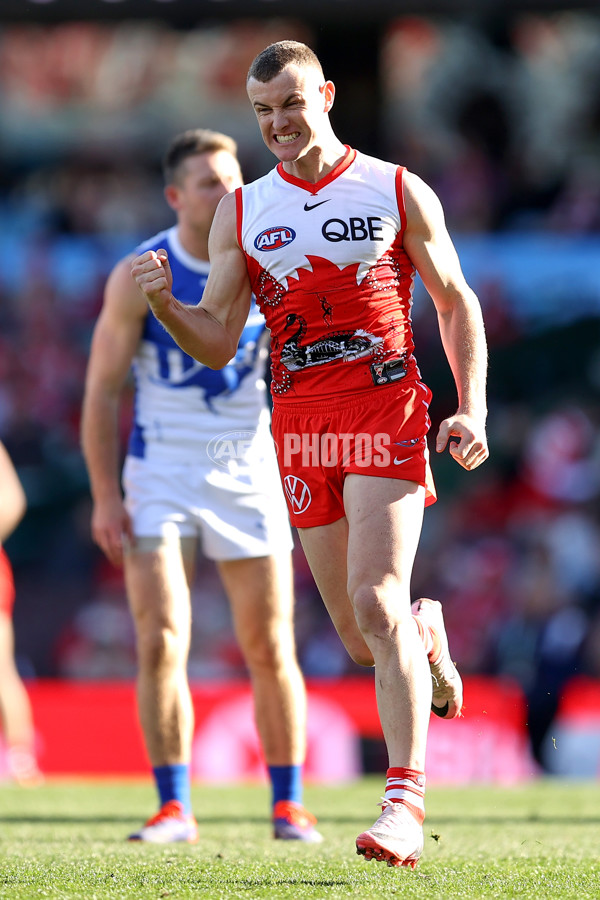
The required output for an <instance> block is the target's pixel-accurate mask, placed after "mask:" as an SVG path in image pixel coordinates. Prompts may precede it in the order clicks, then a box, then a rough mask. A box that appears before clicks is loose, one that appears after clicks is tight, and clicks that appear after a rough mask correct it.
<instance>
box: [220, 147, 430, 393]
mask: <svg viewBox="0 0 600 900" xmlns="http://www.w3.org/2000/svg"><path fill="white" fill-rule="evenodd" d="M403 171H404V169H403V168H402V167H399V166H396V165H394V164H392V163H388V162H383V161H382V160H379V159H375V158H373V157H370V156H365V155H364V154H362V153H358V152H356V151H355V150H351V149H350V148H349V147H348V148H346V155H345V157H344V159H343V160H342V161H341V162H340V163H339V165H338V166H337V167H336V168H335V169H334V170H333V171H332V172H330V173H329V174H328V175H327V176H325V177H324V178H322V179H321V180H320V181H318V182H317V183H316V184H311V183H309V182H307V181H302V180H301V179H299V178H295V177H294V176H292V175H289V174H287V173H286V172H285V170H284V169H283V166H282V165H281V164H279V165H278V166H277V167H276V168H275V169H273V170H272V171H271V172H269V173H268V174H267V175H265V176H264V177H262V178H259V179H257V180H256V181H254V182H252V183H251V184H248V185H245V186H244V187H242V188H239V189H238V190H237V191H236V200H237V228H238V241H239V244H240V247H241V248H242V250H243V251H244V254H245V256H246V262H247V266H248V272H249V276H250V282H251V284H252V290H253V292H254V295H255V296H256V299H257V302H258V305H259V307H260V309H261V312H262V313H263V315H264V317H265V319H266V321H267V326H268V327H269V329H270V330H271V348H272V376H273V377H272V385H271V389H272V392H273V398H274V400H275V401H276V402H282V401H283V402H285V401H287V400H289V401H292V402H294V401H298V400H304V401H305V400H306V399H310V400H311V401H312V400H317V399H325V398H331V397H335V396H336V395H348V394H350V393H355V392H357V391H366V390H369V389H371V390H372V389H374V387H377V386H380V385H385V384H389V383H390V382H393V381H398V380H399V379H408V380H412V379H414V378H418V377H419V372H418V369H417V366H416V362H415V359H414V357H413V355H412V354H413V347H414V345H413V336H412V328H411V317H410V313H411V305H412V289H413V282H414V274H415V270H414V266H413V265H412V263H411V261H410V259H409V258H408V256H407V254H406V252H405V251H404V249H403V245H402V236H403V232H404V228H405V225H406V215H405V211H404V201H403V191H402V175H403Z"/></svg>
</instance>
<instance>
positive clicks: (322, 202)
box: [304, 197, 331, 212]
mask: <svg viewBox="0 0 600 900" xmlns="http://www.w3.org/2000/svg"><path fill="white" fill-rule="evenodd" d="M330 200H331V197H328V198H327V200H319V202H318V203H313V205H312V206H309V205H308V203H305V204H304V210H305V212H309V211H310V210H311V209H316V208H317V206H323V204H324V203H329V201H330Z"/></svg>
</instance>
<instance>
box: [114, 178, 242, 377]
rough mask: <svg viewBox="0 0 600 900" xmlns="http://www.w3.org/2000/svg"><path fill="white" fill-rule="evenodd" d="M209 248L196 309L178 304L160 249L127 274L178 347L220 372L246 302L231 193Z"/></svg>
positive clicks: (214, 226) (231, 351)
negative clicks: (207, 266)
mask: <svg viewBox="0 0 600 900" xmlns="http://www.w3.org/2000/svg"><path fill="white" fill-rule="evenodd" d="M208 247H209V254H210V262H211V268H210V274H209V277H208V281H207V283H206V287H205V288H204V294H203V296H202V302H201V303H199V304H198V305H197V306H188V305H186V304H184V303H180V302H179V301H178V300H177V299H176V298H175V297H174V296H173V294H172V291H171V287H172V277H171V272H170V268H169V262H168V259H167V254H166V252H165V251H164V250H159V251H158V252H157V253H155V252H154V251H150V252H148V253H144V254H143V255H142V256H139V257H137V259H135V260H134V261H133V264H132V268H131V274H132V275H133V277H134V278H135V280H136V282H137V283H138V285H139V287H140V289H141V290H142V291H143V293H144V294H145V296H146V299H147V300H148V303H149V305H150V308H151V310H152V312H153V313H154V315H155V316H156V318H157V319H158V320H159V322H161V323H162V325H163V326H164V327H165V328H166V330H167V331H168V332H169V334H170V335H171V336H172V337H173V339H174V340H175V341H176V342H177V343H178V344H179V346H180V347H181V349H182V350H184V351H185V352H186V353H188V354H189V355H190V356H192V357H194V359H197V360H198V361H199V362H201V363H203V364H204V365H205V366H209V367H210V368H211V369H222V368H223V366H225V365H227V363H228V362H229V360H230V359H233V357H234V356H235V354H236V352H237V348H238V343H239V340H240V336H241V334H242V331H243V330H244V325H245V324H246V319H247V318H248V313H249V311H250V299H251V290H250V282H249V280H248V273H247V270H246V261H245V259H244V254H243V253H242V251H241V249H240V247H239V245H238V242H237V231H236V213H235V195H234V194H227V195H226V196H225V197H223V199H222V200H221V202H220V203H219V206H218V208H217V212H216V213H215V218H214V220H213V224H212V228H211V230H210V238H209V244H208Z"/></svg>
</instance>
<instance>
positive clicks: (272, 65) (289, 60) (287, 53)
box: [246, 41, 323, 82]
mask: <svg viewBox="0 0 600 900" xmlns="http://www.w3.org/2000/svg"><path fill="white" fill-rule="evenodd" d="M290 65H296V66H311V67H312V68H313V69H317V70H318V71H319V72H320V73H321V75H323V69H322V66H321V63H320V62H319V57H318V56H317V54H316V53H315V52H314V50H311V49H310V47H309V46H307V44H301V43H300V42H299V41H277V43H275V44H269V46H268V47H266V48H265V49H264V50H262V51H261V52H260V53H259V54H258V56H257V57H255V59H254V61H253V63H252V65H251V66H250V68H249V69H248V76H247V78H246V81H249V80H250V79H251V78H255V79H256V80H257V81H262V82H267V81H271V79H272V78H275V77H276V76H277V75H279V74H280V73H281V72H283V70H284V69H285V67H286V66H290Z"/></svg>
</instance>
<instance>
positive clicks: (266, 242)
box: [254, 225, 296, 250]
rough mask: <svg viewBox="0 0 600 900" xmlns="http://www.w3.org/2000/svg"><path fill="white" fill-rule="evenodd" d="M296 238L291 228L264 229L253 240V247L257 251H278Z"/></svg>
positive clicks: (283, 226)
mask: <svg viewBox="0 0 600 900" xmlns="http://www.w3.org/2000/svg"><path fill="white" fill-rule="evenodd" d="M295 237H296V232H295V231H294V229H293V228H288V227H287V226H286V225H276V226H275V227H274V228H266V229H265V230H264V231H261V233H260V234H259V235H258V237H257V238H255V240H254V246H255V247H256V249H257V250H280V249H281V247H286V246H287V245H288V244H291V243H292V241H293V240H294V238H295Z"/></svg>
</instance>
